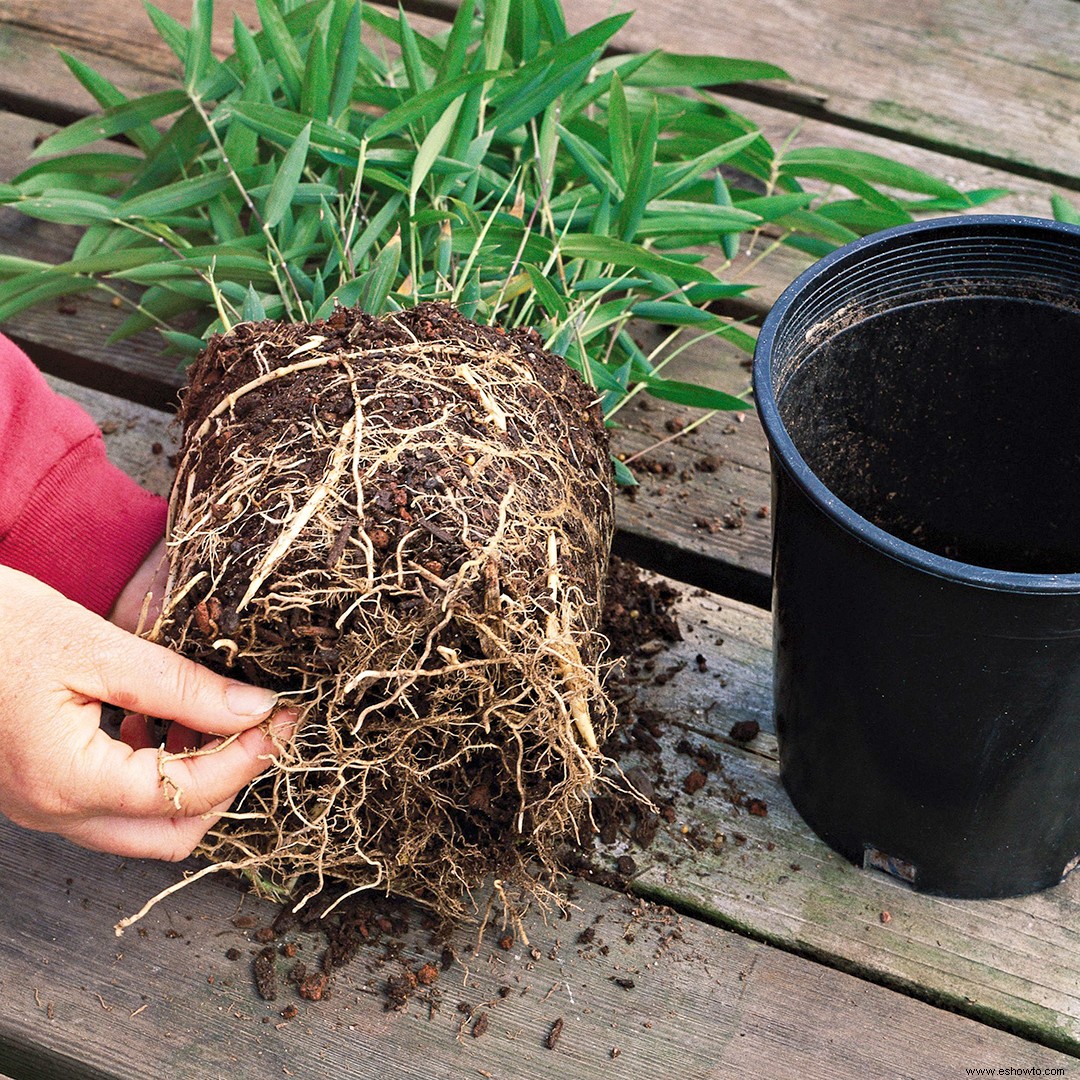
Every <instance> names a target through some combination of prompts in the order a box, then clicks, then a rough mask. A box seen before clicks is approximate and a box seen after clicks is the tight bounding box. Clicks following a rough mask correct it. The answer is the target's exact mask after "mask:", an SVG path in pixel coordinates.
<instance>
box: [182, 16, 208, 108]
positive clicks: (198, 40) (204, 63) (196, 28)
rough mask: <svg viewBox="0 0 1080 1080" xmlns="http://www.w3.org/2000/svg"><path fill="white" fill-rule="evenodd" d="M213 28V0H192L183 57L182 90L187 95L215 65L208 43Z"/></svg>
mask: <svg viewBox="0 0 1080 1080" xmlns="http://www.w3.org/2000/svg"><path fill="white" fill-rule="evenodd" d="M213 28H214V0H194V3H193V4H192V6H191V27H190V28H189V30H188V35H187V38H188V40H187V51H186V53H185V56H184V89H185V90H187V92H188V93H189V94H191V93H193V92H194V90H195V88H196V87H197V86H198V85H199V83H201V82H202V80H203V77H204V76H205V75H206V73H207V71H209V70H210V67H211V65H212V64H214V63H215V60H214V56H213V53H212V51H211V41H210V35H211V32H212V31H213Z"/></svg>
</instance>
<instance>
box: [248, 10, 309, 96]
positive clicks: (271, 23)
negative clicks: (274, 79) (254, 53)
mask: <svg viewBox="0 0 1080 1080" xmlns="http://www.w3.org/2000/svg"><path fill="white" fill-rule="evenodd" d="M255 7H256V8H257V9H258V12H259V21H260V22H261V23H262V34H261V38H262V40H263V41H265V43H266V46H267V48H268V49H269V50H270V55H271V56H273V58H274V60H275V61H276V62H277V66H278V70H279V71H280V72H281V79H282V82H283V84H284V87H285V96H286V98H287V99H288V102H289V104H290V105H291V106H292V108H294V109H295V108H297V107H298V106H299V104H300V87H301V80H302V78H303V72H304V61H303V59H302V58H301V56H300V50H299V49H298V48H297V45H296V42H295V41H294V40H293V36H292V34H291V33H290V32H289V28H288V27H287V26H286V25H285V19H284V17H283V16H282V13H281V12H280V11H279V10H278V7H277V5H276V4H275V3H274V0H255Z"/></svg>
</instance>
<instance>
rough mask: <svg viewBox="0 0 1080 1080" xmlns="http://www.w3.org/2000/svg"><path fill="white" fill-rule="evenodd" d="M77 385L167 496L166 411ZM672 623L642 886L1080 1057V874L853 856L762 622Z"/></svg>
mask: <svg viewBox="0 0 1080 1080" xmlns="http://www.w3.org/2000/svg"><path fill="white" fill-rule="evenodd" d="M58 385H60V384H58ZM76 394H77V395H78V398H79V400H81V401H82V402H83V404H84V405H86V406H87V407H89V408H90V410H91V411H92V413H93V414H94V415H95V416H97V417H98V418H99V420H101V421H103V422H105V423H106V425H107V426H108V427H110V428H111V427H112V426H113V425H116V427H115V430H113V431H111V433H110V434H109V435H107V436H106V441H107V443H108V444H109V445H110V446H111V447H112V448H113V452H114V453H115V455H116V460H117V461H118V463H120V464H121V465H122V466H124V467H126V468H128V469H129V471H131V472H132V473H133V474H134V475H136V476H137V477H139V478H140V479H143V480H144V481H145V482H147V483H149V484H150V485H151V486H155V487H157V489H158V490H163V489H164V487H165V486H166V485H167V482H168V477H167V473H163V472H162V469H161V466H162V460H161V458H160V457H159V456H153V457H148V456H147V455H146V451H145V447H146V446H147V445H148V444H152V443H153V442H155V441H161V440H163V439H164V438H165V437H166V436H167V431H166V429H165V428H164V427H163V426H162V425H163V423H164V418H162V417H161V416H160V415H157V414H153V413H150V412H149V411H147V410H142V409H140V408H139V407H138V406H134V405H132V404H130V403H125V402H116V401H112V400H110V399H109V398H108V397H107V396H104V395H96V394H90V393H88V392H86V391H85V390H76ZM110 422H111V423H110ZM677 617H678V621H679V625H680V628H681V630H682V633H683V637H684V640H683V641H682V642H680V643H677V644H675V645H670V646H667V647H665V648H664V649H662V650H660V651H659V652H657V653H656V654H655V655H654V656H652V658H651V659H647V660H639V661H638V662H637V663H638V671H637V673H636V676H635V678H636V682H634V683H633V684H632V685H631V686H630V687H629V689H628V690H627V694H628V697H627V700H626V701H624V702H623V704H622V707H623V709H624V712H625V713H626V714H628V715H629V716H630V717H631V718H633V717H638V718H642V717H644V718H645V722H646V724H648V725H650V726H651V730H652V731H653V732H654V737H655V738H657V739H658V742H659V747H660V749H659V751H658V752H657V753H650V754H647V755H646V756H644V757H639V758H637V759H635V758H634V756H633V754H632V753H625V754H622V755H620V760H621V762H622V764H623V765H624V766H625V767H627V768H629V767H632V766H634V765H635V764H638V765H640V766H641V767H642V768H643V769H644V770H645V773H646V775H647V776H649V777H650V779H651V781H652V782H653V783H654V784H655V786H656V794H657V798H658V799H659V800H660V801H661V802H670V803H671V805H672V806H673V809H674V815H673V820H672V821H671V822H670V823H667V824H665V825H664V826H663V828H662V829H661V831H660V833H659V835H658V836H657V839H656V840H655V841H654V842H653V843H652V845H651V846H650V847H649V848H648V849H647V850H645V851H642V850H640V849H639V848H637V847H636V846H634V845H633V844H631V843H630V842H629V841H628V840H625V839H623V840H621V841H619V842H618V843H617V844H616V845H615V846H614V847H613V848H610V849H607V851H608V853H609V854H610V855H612V856H615V855H618V854H622V853H629V854H631V855H632V857H633V858H634V860H635V861H636V862H637V864H638V867H639V871H638V872H637V873H636V875H635V876H634V878H633V888H634V889H635V890H636V891H637V892H639V893H640V894H642V895H644V896H647V897H650V898H653V899H659V900H662V901H664V902H666V903H672V904H675V905H677V906H678V907H679V908H681V909H682V910H684V911H692V912H695V913H697V914H698V915H700V916H701V917H703V918H705V919H707V920H708V921H711V922H715V923H717V924H719V925H721V926H724V927H729V928H733V929H736V930H738V931H739V932H740V933H742V934H747V935H750V936H751V937H754V938H758V939H764V940H766V941H768V942H771V943H773V944H775V945H778V946H782V947H783V948H784V949H789V950H793V951H795V952H798V953H801V954H804V955H809V956H813V957H816V958H819V959H821V960H823V961H825V962H826V963H827V964H829V965H832V966H835V967H837V968H840V969H843V970H847V971H854V972H856V973H858V974H860V975H862V976H863V977H865V978H868V979H871V980H873V981H876V982H880V983H883V984H885V985H887V986H891V987H897V988H900V989H902V990H904V991H905V992H907V993H910V994H914V995H917V996H919V997H921V998H924V999H926V1000H929V1001H933V1002H938V1003H942V1004H944V1005H946V1006H948V1007H949V1008H951V1009H954V1010H956V1011H957V1012H960V1013H965V1014H967V1015H970V1016H972V1017H975V1018H978V1019H982V1020H986V1021H989V1022H991V1023H993V1024H995V1025H998V1026H1001V1027H1005V1028H1009V1029H1012V1030H1017V1031H1020V1032H1022V1033H1024V1034H1025V1035H1027V1036H1028V1037H1029V1038H1032V1039H1037V1040H1039V1041H1041V1042H1044V1043H1047V1044H1049V1045H1053V1046H1058V1047H1060V1048H1064V1049H1067V1050H1069V1051H1071V1052H1073V1053H1078V1054H1080V985H1078V984H1077V981H1076V977H1075V972H1076V970H1077V967H1078V966H1080V931H1078V930H1077V929H1076V927H1077V926H1078V925H1080V878H1077V877H1075V876H1074V877H1073V878H1071V879H1069V880H1068V881H1067V882H1065V883H1064V884H1063V885H1061V886H1058V887H1057V888H1054V889H1051V890H1048V891H1046V892H1043V893H1040V894H1038V895H1035V896H1031V897H1024V898H1019V899H1011V900H1003V901H955V900H946V899H942V898H939V897H927V896H924V895H921V894H918V893H915V892H913V891H912V890H910V889H909V888H908V887H907V886H906V885H903V884H901V883H899V882H897V881H895V880H894V879H892V878H889V877H886V876H885V875H882V874H879V873H876V872H867V871H863V870H861V869H857V868H855V867H852V866H850V865H848V864H847V863H846V862H845V861H844V860H842V859H841V858H839V857H838V856H835V855H834V854H833V853H832V852H831V851H829V850H828V849H827V848H826V846H825V845H824V844H822V843H821V842H820V841H819V840H817V838H816V837H814V836H813V835H812V834H811V833H810V831H809V830H808V829H807V827H806V826H805V825H804V824H803V822H802V821H801V819H800V818H799V817H798V815H797V814H796V812H795V811H794V809H793V807H792V806H791V803H790V801H789V800H788V798H787V796H786V794H785V793H784V791H783V789H782V787H781V785H780V783H779V778H778V765H777V753H776V740H775V736H774V733H773V726H772V715H771V708H772V705H771V623H770V619H769V617H768V615H767V614H765V613H764V612H762V611H760V610H758V609H756V608H753V607H750V606H746V605H742V604H739V603H736V602H734V601H731V600H728V599H725V598H723V597H721V596H717V595H715V594H712V593H707V592H705V591H703V590H683V595H682V596H681V598H680V599H679V601H678V605H677ZM740 720H753V721H756V722H757V723H758V724H759V726H760V728H761V733H760V734H759V735H758V736H757V737H756V738H755V739H754V740H753V741H752V742H751V743H750V744H749V745H747V746H745V747H743V746H739V745H737V744H736V743H734V742H733V741H732V740H731V739H730V738H728V732H729V731H730V729H731V727H732V725H733V724H734V723H735V722H736V721H740ZM684 740H687V741H689V743H690V744H691V745H692V746H693V747H704V748H705V750H706V751H707V755H715V758H714V759H710V760H711V761H712V764H706V765H705V766H704V768H703V766H702V764H701V761H700V760H698V756H699V755H698V756H695V755H691V754H688V753H687V752H686V750H687V748H686V747H685V746H683V747H682V748H681V749H680V744H681V743H683V742H684ZM638 753H639V754H640V751H638ZM695 770H697V771H699V772H702V771H703V772H704V774H705V778H706V782H705V785H704V787H702V788H701V789H700V790H697V791H695V792H694V793H693V794H688V793H687V790H686V780H687V777H688V775H689V774H690V773H691V772H693V771H695ZM691 786H693V785H691ZM749 798H752V799H757V800H760V802H761V803H762V804H764V807H765V809H766V811H767V812H766V814H765V815H764V816H758V815H757V814H754V813H750V812H749V811H748V809H747V799H749ZM2 872H3V871H2V867H0V873H2ZM142 872H144V871H143V870H140V873H142ZM153 880H154V881H158V880H161V879H160V878H155V879H153ZM151 884H152V883H150V882H147V883H146V888H151ZM140 887H142V886H140ZM151 891H152V888H151ZM126 902H127V903H128V904H129V905H130V903H131V901H130V899H129V900H128V901H126ZM886 911H887V912H889V920H888V922H887V923H885V922H882V920H881V913H882V912H886ZM560 936H562V939H563V940H564V941H565V940H568V937H567V935H560ZM0 1064H2V1059H0ZM970 1064H972V1065H973V1066H974V1065H975V1064H977V1063H975V1062H971V1063H970ZM710 1075H711V1074H710ZM718 1075H723V1074H722V1073H720V1074H718ZM777 1075H780V1074H777ZM872 1075H878V1074H873V1073H872ZM880 1075H891V1074H889V1073H881V1074H880ZM901 1075H912V1076H917V1075H919V1072H918V1070H917V1069H914V1068H913V1069H912V1071H911V1072H909V1073H907V1072H904V1073H901ZM925 1075H943V1074H942V1073H941V1072H940V1071H934V1070H933V1069H931V1071H930V1072H929V1073H926V1074H925Z"/></svg>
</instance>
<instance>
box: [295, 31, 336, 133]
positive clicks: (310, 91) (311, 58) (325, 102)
mask: <svg viewBox="0 0 1080 1080" xmlns="http://www.w3.org/2000/svg"><path fill="white" fill-rule="evenodd" d="M300 112H301V113H302V114H303V115H304V116H310V117H311V118H312V119H313V120H321V121H325V120H326V119H327V118H328V117H329V115H330V63H329V60H328V58H327V52H326V43H325V42H324V41H323V40H322V38H321V37H319V36H318V35H316V36H315V37H313V38H312V39H311V42H310V44H309V45H308V52H307V63H306V64H305V66H304V79H303V83H302V84H301V87H300Z"/></svg>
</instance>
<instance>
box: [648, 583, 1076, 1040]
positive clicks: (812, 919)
mask: <svg viewBox="0 0 1080 1080" xmlns="http://www.w3.org/2000/svg"><path fill="white" fill-rule="evenodd" d="M679 622H680V626H681V627H682V631H683V635H684V638H685V640H684V641H683V642H681V643H679V644H677V645H674V646H671V647H669V648H668V649H666V650H664V651H663V652H661V653H659V654H658V655H657V656H655V657H654V659H653V661H652V663H653V664H654V667H655V671H656V672H657V673H660V674H661V676H662V679H661V682H662V685H659V686H658V685H654V684H653V683H652V682H651V681H650V680H649V679H648V678H646V680H645V681H643V682H642V683H641V685H640V686H639V688H638V690H637V693H636V698H637V701H636V708H637V710H638V711H641V710H652V716H653V719H654V720H655V719H656V718H659V721H658V722H659V732H660V734H659V741H660V745H661V749H660V752H659V754H658V755H652V756H649V757H646V758H645V759H644V760H643V761H642V762H641V765H642V767H643V768H645V769H646V770H647V771H648V773H649V774H650V775H652V776H655V777H658V778H659V781H658V783H657V795H658V797H660V798H668V799H671V800H672V801H673V805H674V808H675V817H674V821H673V823H672V826H671V827H670V828H667V829H665V830H663V831H662V832H661V833H660V834H659V836H658V838H657V840H656V841H655V842H654V843H653V845H652V846H651V847H650V849H649V850H648V852H647V853H644V854H640V853H638V852H636V851H635V852H634V858H635V859H636V860H637V861H638V863H639V865H640V866H641V873H640V874H639V876H638V877H636V878H635V881H634V887H635V889H637V890H639V891H641V892H642V894H643V895H647V896H650V897H653V898H658V899H659V898H663V899H666V901H667V902H672V903H676V904H678V905H680V906H681V907H682V908H683V909H684V910H690V911H694V912H696V913H698V914H699V915H701V916H703V917H706V918H710V919H714V920H716V921H717V922H718V923H720V924H721V925H724V926H729V927H734V928H737V929H739V930H741V931H742V932H744V933H749V934H752V935H754V936H755V937H760V938H762V939H764V940H767V941H770V942H772V943H775V944H778V945H782V946H784V947H786V948H791V949H794V950H797V951H799V952H801V953H803V954H806V955H811V956H815V957H818V958H821V959H823V960H825V961H826V962H828V963H831V964H835V965H837V966H839V967H842V968H844V969H845V970H851V971H858V972H859V973H861V974H863V975H864V976H866V977H868V978H872V979H875V980H878V981H880V982H882V983H885V984H886V985H890V986H895V987H900V988H903V989H905V990H906V991H908V992H911V993H915V994H918V995H919V996H922V997H924V998H926V999H928V1000H933V1001H936V1002H940V1003H942V1004H945V1005H947V1006H949V1007H950V1008H955V1009H957V1010H958V1011H961V1012H964V1013H967V1014H969V1015H972V1016H977V1017H980V1018H983V1019H987V1020H989V1021H991V1022H994V1023H997V1024H1001V1025H1004V1026H1008V1027H1010V1028H1012V1029H1014V1030H1020V1031H1024V1032H1025V1033H1027V1034H1029V1036H1030V1037H1033V1038H1039V1039H1041V1040H1044V1041H1046V1042H1047V1043H1049V1044H1052V1045H1057V1046H1061V1047H1067V1048H1068V1049H1070V1050H1071V1051H1072V1052H1074V1053H1075V1052H1078V1051H1080V986H1078V984H1077V981H1076V970H1077V965H1078V963H1080V933H1078V931H1077V929H1076V927H1077V925H1078V921H1080V920H1078V916H1080V879H1077V878H1070V879H1069V880H1067V881H1066V882H1065V883H1063V884H1062V885H1060V886H1057V887H1056V888H1053V889H1050V890H1047V891H1045V892H1043V893H1040V894H1037V895H1034V896H1029V897H1022V898H1018V899H1010V900H1001V901H960V900H950V899H944V898H941V897H929V896H925V895H922V894H919V893H916V892H914V891H912V890H911V889H910V888H909V887H908V886H907V885H905V884H903V883H901V882H898V881H897V880H895V879H893V878H891V877H888V876H886V875H884V874H881V873H878V872H876V871H864V870H862V869H859V868H856V867H853V866H851V865H850V864H848V863H847V862H846V861H845V860H844V859H842V858H841V857H840V856H837V855H834V854H833V853H832V852H831V851H830V850H829V849H828V848H827V847H826V845H824V844H823V843H822V842H821V841H819V840H818V839H817V838H816V837H815V836H814V835H813V834H812V833H811V832H810V831H809V829H808V828H807V826H806V825H805V824H804V823H803V822H802V820H801V818H800V817H799V816H798V814H797V813H796V811H795V810H794V808H793V807H792V805H791V802H790V800H789V799H788V797H787V795H786V793H785V792H784V790H783V787H782V786H781V784H780V780H779V773H778V770H779V766H778V758H777V753H776V742H775V736H774V728H773V724H772V716H771V676H770V671H771V649H770V622H769V618H768V616H767V615H766V614H765V613H763V612H760V611H758V610H756V609H754V608H750V607H745V606H742V605H739V604H737V603H735V602H733V601H729V600H726V599H723V598H721V597H717V596H714V595H708V594H704V593H700V592H697V593H688V594H686V595H684V596H683V598H682V599H681V601H680V604H679ZM698 656H700V657H701V658H702V660H701V661H700V662H699V661H697V659H696V658H697V657H698ZM702 669H704V670H702ZM645 674H646V675H647V674H648V673H645ZM742 719H754V720H757V721H758V723H759V724H760V725H761V728H762V734H760V735H759V736H758V737H757V738H756V739H755V740H754V741H753V742H752V743H751V744H750V745H749V746H748V747H746V748H741V747H739V746H737V745H736V744H735V743H734V742H732V740H731V739H729V738H728V737H727V735H728V733H729V731H730V729H731V726H732V724H733V722H734V721H737V720H742ZM684 739H687V740H689V742H690V743H691V744H692V745H693V746H694V747H701V748H704V750H703V755H702V754H699V755H690V754H688V753H686V752H685V750H686V748H685V747H684V748H683V750H682V751H680V750H679V749H678V747H679V744H680V742H681V741H682V740H684ZM712 754H715V755H717V757H716V761H715V764H712V765H710V764H708V762H709V761H710V760H711V758H710V755H712ZM627 760H628V761H631V760H633V758H632V757H631V758H628V759H627ZM703 760H704V761H705V762H706V765H705V766H704V767H703V766H702V761H703ZM695 770H697V771H698V772H703V773H704V774H705V776H706V777H707V779H706V783H705V786H704V787H702V788H701V789H700V790H698V791H696V792H694V793H693V794H687V788H686V781H687V777H688V776H689V774H690V773H691V772H693V771H695ZM690 786H691V787H693V786H694V785H693V784H691V785H690ZM748 798H751V799H755V800H759V801H760V803H761V804H764V808H765V809H766V810H767V812H766V814H765V815H764V816H758V814H755V813H752V812H749V811H748V809H747V805H748V804H747V801H746V800H747V799H748ZM757 809H758V810H759V811H760V809H761V806H758V808H757ZM883 912H888V913H889V914H888V917H887V920H885V921H883V916H882V913H883Z"/></svg>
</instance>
